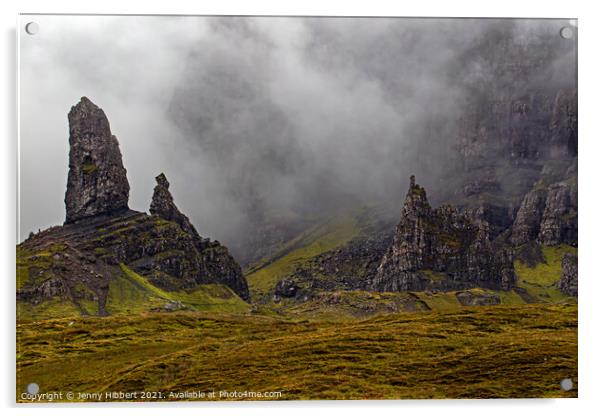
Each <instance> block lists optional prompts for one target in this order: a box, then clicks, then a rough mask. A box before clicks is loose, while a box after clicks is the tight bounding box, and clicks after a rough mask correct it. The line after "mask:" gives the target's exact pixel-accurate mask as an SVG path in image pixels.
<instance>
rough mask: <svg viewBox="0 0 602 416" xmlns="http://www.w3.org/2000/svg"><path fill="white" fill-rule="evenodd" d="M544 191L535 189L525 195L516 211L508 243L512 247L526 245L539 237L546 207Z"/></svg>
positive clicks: (545, 192)
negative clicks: (509, 242)
mask: <svg viewBox="0 0 602 416" xmlns="http://www.w3.org/2000/svg"><path fill="white" fill-rule="evenodd" d="M546 196H547V190H546V189H535V190H533V191H531V192H529V193H528V194H527V195H525V198H524V199H523V202H522V203H521V205H520V208H519V209H518V212H517V214H516V219H515V220H514V225H513V226H512V235H511V236H510V241H511V242H512V244H514V245H522V244H526V243H528V242H529V241H532V240H535V239H537V237H538V236H539V230H540V224H541V217H542V215H543V211H544V209H545V206H546Z"/></svg>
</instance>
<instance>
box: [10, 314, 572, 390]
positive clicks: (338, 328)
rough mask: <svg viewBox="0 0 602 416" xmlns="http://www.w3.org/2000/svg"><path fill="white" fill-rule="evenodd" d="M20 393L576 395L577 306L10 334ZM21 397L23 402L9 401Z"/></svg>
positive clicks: (154, 320) (187, 318)
mask: <svg viewBox="0 0 602 416" xmlns="http://www.w3.org/2000/svg"><path fill="white" fill-rule="evenodd" d="M17 336H18V340H19V341H20V342H19V344H18V345H19V348H18V350H17V392H18V394H20V392H22V391H24V390H25V388H26V386H27V384H28V383H31V382H36V383H38V384H39V385H40V392H41V393H43V392H46V391H73V392H76V393H77V392H93V391H94V392H96V391H100V392H104V391H142V390H147V391H149V390H150V391H161V392H162V393H163V394H164V395H168V394H169V392H170V391H173V392H184V391H194V390H200V391H205V392H208V391H216V392H219V391H221V390H224V391H235V390H236V391H247V390H248V391H259V392H265V391H279V392H281V397H280V399H282V400H294V399H396V398H413V399H416V398H450V397H456V398H460V397H471V398H492V397H575V396H576V395H577V390H576V388H575V389H574V390H571V391H569V392H563V391H561V390H560V388H559V382H560V380H562V379H563V378H566V377H570V378H572V379H573V382H574V383H575V386H577V306H576V305H575V304H557V305H551V304H548V305H521V306H496V307H469V308H464V309H462V310H460V311H456V312H441V313H439V312H426V313H396V314H388V315H383V316H379V317H374V318H370V319H365V320H357V319H356V320H350V321H347V322H340V321H338V322H335V321H328V320H320V321H316V320H308V319H303V320H295V319H279V318H274V317H268V316H257V315H229V314H219V313H204V312H196V313H191V312H175V313H171V314H164V313H163V314H159V313H144V314H136V315H132V316H127V315H121V316H112V317H108V318H96V317H89V318H81V317H79V318H70V319H52V320H43V321H38V322H35V323H34V322H32V323H19V324H18V325H17ZM17 399H18V400H19V398H17Z"/></svg>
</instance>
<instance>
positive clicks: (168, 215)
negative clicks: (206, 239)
mask: <svg viewBox="0 0 602 416" xmlns="http://www.w3.org/2000/svg"><path fill="white" fill-rule="evenodd" d="M155 180H156V181H157V186H155V189H154V191H153V199H152V201H151V205H150V213H151V214H152V215H157V216H158V217H160V218H163V219H164V220H167V221H173V222H175V223H177V224H178V225H179V226H180V227H182V230H184V231H185V232H187V233H189V234H191V235H194V236H196V237H199V234H198V233H197V231H196V229H195V228H194V226H193V225H192V223H191V222H190V220H189V219H188V217H187V216H186V215H184V214H182V213H181V212H180V210H179V209H178V207H177V206H176V204H175V203H174V201H173V197H172V196H171V192H169V182H168V181H167V178H166V177H165V174H163V173H161V174H159V176H157V177H156V178H155ZM199 238H200V237H199Z"/></svg>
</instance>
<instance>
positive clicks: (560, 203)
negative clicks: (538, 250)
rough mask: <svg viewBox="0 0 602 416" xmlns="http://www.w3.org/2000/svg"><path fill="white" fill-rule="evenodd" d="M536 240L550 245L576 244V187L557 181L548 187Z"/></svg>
mask: <svg viewBox="0 0 602 416" xmlns="http://www.w3.org/2000/svg"><path fill="white" fill-rule="evenodd" d="M538 240H539V241H541V243H542V244H543V245H546V246H552V245H556V244H561V243H566V244H570V245H573V246H576V245H577V187H576V186H573V185H571V184H569V183H566V182H559V183H556V184H553V185H551V186H550V187H549V188H548V196H547V198H546V208H545V210H544V211H543V215H542V220H541V225H540V230H539V236H538Z"/></svg>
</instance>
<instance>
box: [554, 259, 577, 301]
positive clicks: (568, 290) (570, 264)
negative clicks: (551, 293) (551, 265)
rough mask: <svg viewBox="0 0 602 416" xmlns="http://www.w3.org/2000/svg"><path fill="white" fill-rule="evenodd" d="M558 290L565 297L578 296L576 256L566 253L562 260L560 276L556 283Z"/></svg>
mask: <svg viewBox="0 0 602 416" xmlns="http://www.w3.org/2000/svg"><path fill="white" fill-rule="evenodd" d="M558 289H560V291H561V292H562V293H564V294H566V295H569V296H575V297H576V296H577V295H578V282H577V256H576V255H574V254H572V253H566V254H565V255H564V257H563V258H562V276H561V277H560V280H559V281H558Z"/></svg>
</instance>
